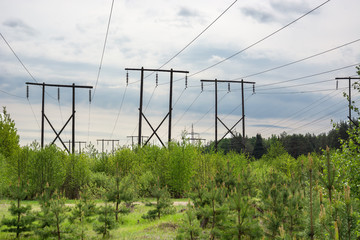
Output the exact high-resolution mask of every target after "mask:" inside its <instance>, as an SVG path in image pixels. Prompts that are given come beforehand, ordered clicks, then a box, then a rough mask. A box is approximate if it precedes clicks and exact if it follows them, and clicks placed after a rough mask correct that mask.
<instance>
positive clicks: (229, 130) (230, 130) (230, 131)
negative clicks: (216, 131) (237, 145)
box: [218, 117, 244, 142]
mask: <svg viewBox="0 0 360 240" xmlns="http://www.w3.org/2000/svg"><path fill="white" fill-rule="evenodd" d="M218 120H219V121H220V122H221V123H222V125H224V127H225V128H226V129H227V130H228V131H227V132H226V133H225V135H224V136H223V137H222V138H221V139H220V140H219V141H218V142H221V140H223V139H224V138H225V137H226V135H228V133H231V134H232V135H233V137H236V136H235V135H234V133H233V132H232V130H233V129H234V127H236V125H238V124H239V122H241V120H243V117H242V118H240V120H239V121H237V122H236V123H235V124H234V126H233V127H232V128H230V129H229V128H228V127H227V126H226V125H225V124H224V123H223V121H221V119H220V118H218ZM243 137H244V136H243Z"/></svg>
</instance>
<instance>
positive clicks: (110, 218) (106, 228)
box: [93, 201, 117, 238]
mask: <svg viewBox="0 0 360 240" xmlns="http://www.w3.org/2000/svg"><path fill="white" fill-rule="evenodd" d="M98 214H99V216H98V219H97V220H98V222H97V223H95V224H94V227H93V228H94V231H95V232H96V233H98V234H102V236H103V238H105V237H109V236H110V231H111V230H113V229H115V228H117V223H116V222H115V219H114V210H113V209H112V207H111V206H109V205H108V202H107V201H105V205H104V206H100V207H99V209H98Z"/></svg>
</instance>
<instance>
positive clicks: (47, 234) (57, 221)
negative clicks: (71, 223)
mask: <svg viewBox="0 0 360 240" xmlns="http://www.w3.org/2000/svg"><path fill="white" fill-rule="evenodd" d="M40 208H41V211H40V212H39V213H38V214H37V220H38V224H39V225H38V226H37V228H36V230H35V233H36V234H37V235H39V236H40V237H41V238H43V239H47V238H57V239H58V240H60V239H61V238H63V237H64V235H65V236H66V235H71V230H70V229H69V228H67V227H66V226H64V222H65V220H66V219H67V215H66V213H67V212H68V211H69V209H68V207H66V206H65V198H64V197H62V195H61V194H58V193H57V191H55V192H54V193H53V194H51V193H50V188H49V185H48V184H47V186H46V187H45V190H44V193H43V195H42V196H41V199H40Z"/></svg>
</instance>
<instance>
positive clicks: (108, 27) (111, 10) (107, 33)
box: [92, 0, 114, 99]
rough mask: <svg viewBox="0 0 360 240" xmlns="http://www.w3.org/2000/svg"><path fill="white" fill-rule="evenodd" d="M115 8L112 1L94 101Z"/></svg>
mask: <svg viewBox="0 0 360 240" xmlns="http://www.w3.org/2000/svg"><path fill="white" fill-rule="evenodd" d="M113 7H114V0H112V3H111V8H110V14H109V20H108V24H107V29H106V34H105V40H104V46H103V50H102V53H101V59H100V64H99V70H98V74H97V77H96V83H95V87H94V92H93V95H92V99H94V96H95V92H96V87H97V84H98V82H99V78H100V72H101V67H102V63H103V59H104V54H105V48H106V42H107V38H108V35H109V29H110V22H111V16H112V12H113Z"/></svg>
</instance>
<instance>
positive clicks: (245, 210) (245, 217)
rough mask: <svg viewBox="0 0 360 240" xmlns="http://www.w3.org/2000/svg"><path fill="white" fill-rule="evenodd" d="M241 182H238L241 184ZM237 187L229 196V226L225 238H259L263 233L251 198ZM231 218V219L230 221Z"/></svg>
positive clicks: (223, 236)
mask: <svg viewBox="0 0 360 240" xmlns="http://www.w3.org/2000/svg"><path fill="white" fill-rule="evenodd" d="M239 185H240V184H238V186H239ZM241 188H242V187H237V188H235V189H234V191H233V192H232V193H231V194H230V196H229V199H228V201H229V210H230V212H229V214H228V216H227V219H228V224H227V228H226V230H225V231H224V234H223V235H222V238H223V239H239V240H240V239H243V238H244V237H246V236H247V237H248V238H250V239H257V238H259V237H260V236H261V235H262V231H261V229H260V226H259V223H258V220H257V219H256V218H255V215H256V214H255V208H254V207H253V206H251V202H250V199H249V197H248V196H247V195H245V196H244V195H243V194H242V193H241V192H242V191H241ZM229 220H230V221H229Z"/></svg>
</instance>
